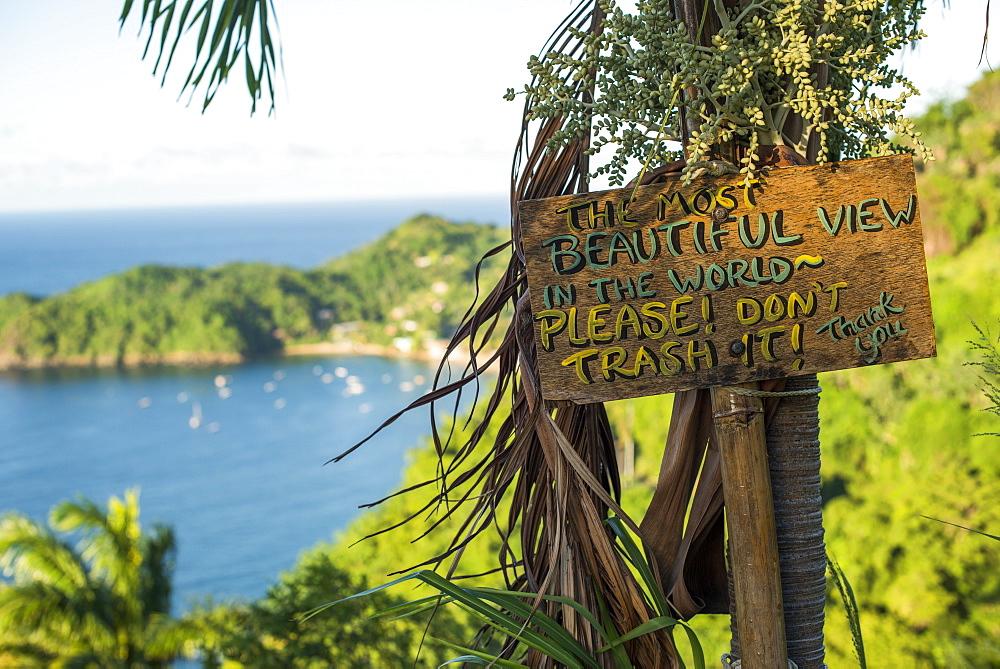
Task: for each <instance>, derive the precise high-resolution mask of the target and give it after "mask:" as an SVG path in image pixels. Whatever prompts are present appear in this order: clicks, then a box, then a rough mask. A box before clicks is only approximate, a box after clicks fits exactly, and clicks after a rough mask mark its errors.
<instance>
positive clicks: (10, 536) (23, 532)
mask: <svg viewBox="0 0 1000 669" xmlns="http://www.w3.org/2000/svg"><path fill="white" fill-rule="evenodd" d="M74 540H75V543H72V542H73V541H74ZM175 549H176V542H175V538H174V533H173V530H172V529H170V528H169V527H166V526H162V525H155V526H154V527H153V528H152V530H151V531H150V532H149V533H148V534H147V533H144V532H143V529H142V526H141V525H140V523H139V493H138V491H137V490H127V491H126V492H125V495H124V497H123V498H118V497H114V496H113V497H111V498H110V499H109V501H108V504H107V508H106V509H105V508H102V507H101V506H99V505H97V504H96V503H94V502H93V501H91V500H88V499H85V498H82V497H80V498H77V499H76V500H69V501H64V502H61V503H59V504H57V505H56V506H55V507H54V508H53V509H52V510H51V512H50V515H49V523H48V526H46V525H44V524H42V523H40V522H38V521H36V520H34V519H31V518H28V517H27V516H24V515H23V514H20V513H16V512H12V513H8V514H6V515H5V516H3V517H2V518H0V569H2V570H3V575H4V577H5V579H7V581H6V582H4V581H0V664H2V663H3V661H5V660H7V659H11V660H13V661H14V662H15V663H16V664H17V665H18V666H21V665H25V664H26V665H32V664H39V665H41V664H48V663H66V664H87V663H90V662H93V663H97V664H100V665H101V666H160V665H164V664H165V663H166V662H169V661H170V660H172V659H174V658H175V657H177V656H178V655H179V654H180V651H181V649H182V647H183V646H184V644H185V643H186V642H187V641H188V639H187V637H186V636H185V635H184V634H183V633H178V632H179V629H180V628H179V627H178V626H177V624H176V621H173V620H171V619H170V594H171V577H172V571H173V564H174V553H175Z"/></svg>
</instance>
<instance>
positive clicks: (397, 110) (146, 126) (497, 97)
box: [0, 0, 1000, 213]
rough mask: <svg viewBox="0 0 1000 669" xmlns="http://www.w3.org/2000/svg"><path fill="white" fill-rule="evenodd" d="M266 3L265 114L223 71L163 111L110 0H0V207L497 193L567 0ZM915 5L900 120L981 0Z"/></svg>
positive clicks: (174, 97)
mask: <svg viewBox="0 0 1000 669" xmlns="http://www.w3.org/2000/svg"><path fill="white" fill-rule="evenodd" d="M136 4H137V5H139V4H140V2H139V0H137V1H136ZM199 4H200V3H199ZM274 4H275V7H276V12H277V17H278V25H279V28H280V37H281V43H282V45H283V62H284V72H285V76H284V77H283V78H282V79H280V80H279V83H278V88H277V93H276V95H277V111H276V114H275V116H273V117H270V118H269V117H268V115H267V105H266V103H265V104H264V106H263V109H262V110H259V111H258V113H257V114H256V115H254V116H253V117H251V116H250V113H249V112H250V102H249V96H248V95H247V93H246V85H245V83H244V80H243V77H242V71H241V70H240V71H239V72H238V73H237V75H236V76H234V77H233V80H232V81H231V82H230V83H229V84H228V85H227V86H226V87H224V88H223V90H222V91H221V92H220V93H219V95H218V96H217V97H216V99H215V101H214V102H213V103H212V105H211V106H210V107H209V109H208V111H207V112H205V113H204V114H202V113H201V106H200V104H199V103H200V100H201V98H200V94H199V93H196V94H195V98H194V102H193V103H192V104H190V105H187V104H186V101H187V99H188V97H187V95H186V94H185V96H184V97H183V98H181V99H180V100H178V95H179V92H180V88H181V84H182V83H183V79H184V76H185V75H186V73H187V71H186V68H185V67H184V66H185V64H189V63H190V56H188V57H187V58H185V56H186V55H187V53H186V52H183V51H180V52H179V55H178V56H177V58H178V62H177V64H176V65H175V66H174V68H172V69H171V71H170V75H169V76H168V77H167V81H166V85H165V86H163V87H160V85H159V83H160V80H159V78H158V77H157V78H154V77H153V75H152V67H153V61H152V59H147V60H146V61H143V60H141V54H142V48H143V45H144V43H145V40H144V38H143V39H140V38H138V37H137V33H138V29H139V23H138V19H137V17H133V18H131V19H130V20H129V22H127V23H126V25H125V27H124V29H123V30H121V31H120V32H119V24H118V20H117V19H118V15H119V13H120V11H121V5H122V1H121V0H38V1H33V2H26V1H24V0H0V213H4V212H21V211H59V210H84V209H117V208H135V207H158V206H171V205H203V204H232V203H256V202H319V201H336V200H358V199H380V200H385V199H403V198H415V197H420V198H425V197H439V196H462V197H467V196H480V195H492V196H503V195H504V194H505V193H506V190H507V187H508V182H509V178H510V164H511V155H512V151H513V146H514V142H515V141H516V139H517V134H518V129H519V126H520V113H521V103H520V102H506V101H504V100H503V99H502V96H503V93H504V91H505V90H506V89H507V88H508V87H512V88H518V87H520V86H521V85H523V84H524V82H525V80H526V79H527V74H526V68H525V64H526V62H527V59H528V57H529V56H530V55H531V54H533V53H536V52H537V51H538V50H539V49H540V48H541V46H542V45H543V44H544V42H545V39H546V38H547V37H548V36H549V34H550V33H551V32H552V30H553V29H554V28H555V27H556V26H557V25H558V24H559V22H560V21H561V20H562V18H563V17H564V16H565V15H566V14H567V13H569V11H570V10H571V9H572V8H573V7H574V6H575V4H576V0H493V1H491V2H481V1H480V2H474V1H470V0H465V1H459V0H424V1H423V2H420V3H416V2H412V0H379V1H378V2H363V3H362V2H356V1H350V2H349V1H346V0H340V1H338V0H274ZM995 4H996V3H995ZM930 6H931V9H930V10H929V12H928V14H927V16H926V18H925V20H924V24H923V28H924V30H925V32H927V33H928V37H927V38H926V39H925V40H924V41H923V43H922V45H921V46H920V47H918V49H917V50H916V51H915V52H912V53H908V54H906V56H905V59H904V62H903V69H904V72H905V73H906V74H907V75H908V76H910V77H911V78H912V79H913V80H914V81H915V83H916V84H917V87H918V88H919V89H920V90H921V91H922V92H923V93H924V95H923V96H922V97H921V99H919V100H916V101H915V102H914V103H913V104H911V107H910V108H909V110H908V111H910V112H911V113H919V111H920V110H922V109H923V108H924V107H926V105H927V104H928V103H929V102H930V101H933V100H934V99H937V98H939V97H941V96H950V97H960V96H961V95H962V94H963V92H964V90H965V88H966V86H968V84H970V83H972V82H973V81H975V80H976V79H977V78H978V76H979V70H982V69H985V67H986V64H985V63H984V64H983V65H981V66H979V67H978V68H977V62H978V61H979V52H980V48H981V46H982V30H983V26H984V24H985V17H986V7H987V2H986V0H952V2H951V8H950V9H948V10H945V9H943V7H942V6H941V0H931V2H930ZM992 13H993V18H994V25H1000V17H998V16H997V10H996V8H995V7H994V8H993V12H992ZM997 41H998V42H1000V38H998V40H997ZM183 47H184V43H183V42H182V45H181V47H180V48H181V49H183ZM990 52H991V55H992V56H993V60H995V61H1000V49H997V48H991V49H990Z"/></svg>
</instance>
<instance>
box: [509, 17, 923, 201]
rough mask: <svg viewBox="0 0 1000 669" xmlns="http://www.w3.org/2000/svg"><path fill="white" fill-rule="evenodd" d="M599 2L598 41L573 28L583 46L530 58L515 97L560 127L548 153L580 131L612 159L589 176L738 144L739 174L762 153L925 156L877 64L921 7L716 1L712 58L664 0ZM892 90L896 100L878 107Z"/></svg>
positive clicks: (914, 35)
mask: <svg viewBox="0 0 1000 669" xmlns="http://www.w3.org/2000/svg"><path fill="white" fill-rule="evenodd" d="M599 3H600V6H601V8H602V10H603V12H604V19H603V25H602V29H601V30H594V31H581V30H579V29H571V30H572V32H573V34H574V35H575V37H576V38H577V39H578V40H579V41H580V47H581V48H578V49H575V50H574V49H568V50H565V51H551V52H549V53H547V54H545V55H544V56H542V57H537V56H535V57H532V58H531V60H530V61H529V63H528V68H529V71H530V72H531V75H532V77H533V80H532V82H531V84H529V85H528V86H526V87H525V88H524V90H523V91H522V93H524V94H526V95H527V96H528V101H529V102H528V104H529V118H531V119H545V118H551V117H557V116H561V117H562V119H563V125H562V128H561V130H560V132H558V133H557V134H556V135H555V136H554V137H553V138H552V139H551V140H550V144H549V148H556V147H557V146H559V145H565V144H568V143H570V142H573V141H575V140H577V139H579V138H581V137H584V136H586V135H587V134H588V133H593V137H592V140H591V144H590V148H589V152H590V153H591V154H596V153H598V152H600V151H601V150H602V149H605V148H606V147H608V148H613V152H612V153H611V155H610V157H609V158H606V162H604V163H603V164H600V165H599V166H598V167H597V168H596V171H595V172H594V173H593V174H592V175H591V176H598V175H602V174H606V175H608V177H609V181H610V183H611V184H612V185H621V184H622V183H623V182H624V179H625V174H626V170H627V164H628V161H629V160H631V159H636V160H640V161H643V162H645V163H646V164H653V165H656V164H660V163H663V162H666V161H669V160H676V159H678V158H679V157H681V156H682V155H683V153H684V151H683V150H682V143H683V142H685V141H686V143H687V154H688V164H689V165H691V164H693V163H696V162H699V161H702V160H706V159H709V158H711V157H712V156H711V155H710V152H711V148H712V147H713V146H714V145H717V144H719V143H722V142H731V141H739V142H741V143H742V144H743V145H745V146H747V147H748V150H747V152H746V155H745V156H744V157H743V158H742V164H741V165H740V168H741V172H742V173H743V174H746V175H752V173H753V163H754V162H755V161H756V160H757V158H758V156H757V153H758V148H759V147H760V146H761V145H787V146H790V147H792V148H794V149H795V150H796V151H798V152H799V153H800V154H802V155H807V154H810V157H812V158H814V159H815V160H816V161H817V162H827V161H831V160H839V159H849V158H859V157H867V156H881V155H888V154H893V153H901V152H906V151H913V150H914V149H915V150H916V151H917V152H919V153H920V155H921V156H922V157H923V158H924V159H928V158H929V157H930V156H929V152H928V150H927V148H926V147H925V146H924V145H923V143H922V142H921V141H920V139H919V135H920V133H919V132H916V131H915V130H914V128H913V124H912V122H911V121H910V120H909V119H907V118H906V117H904V116H903V115H902V109H903V104H904V102H905V101H906V100H907V99H908V98H909V97H910V96H911V95H915V94H917V90H916V89H915V88H914V86H913V84H912V83H911V82H910V81H909V80H907V79H906V78H905V77H903V76H901V75H900V73H899V72H898V71H897V70H896V69H894V68H893V67H891V66H890V65H889V62H888V61H889V59H890V56H892V55H893V54H894V53H896V52H897V51H899V50H900V49H902V48H904V47H906V46H908V45H910V44H912V43H913V42H915V41H916V40H918V39H919V38H920V37H922V36H923V35H922V33H921V32H920V31H919V30H917V21H918V20H919V19H920V17H921V16H922V15H923V12H924V6H923V5H924V3H923V1H922V0H855V1H838V0H826V1H825V2H824V1H823V0H757V1H751V0H741V1H740V2H739V3H738V4H737V6H736V7H735V8H732V7H731V8H728V9H727V8H726V7H725V6H724V4H723V2H722V0H714V6H713V11H714V13H715V14H716V15H717V19H716V20H717V21H718V25H719V26H720V27H719V30H718V32H717V33H715V34H714V35H713V36H712V37H711V40H710V42H711V45H710V46H704V45H702V44H700V43H699V42H705V43H707V42H708V41H709V40H703V39H696V38H695V37H697V36H695V37H691V36H689V34H688V31H687V30H686V29H685V26H684V24H683V23H681V22H680V21H678V20H677V19H676V17H674V16H673V14H672V12H671V7H670V6H671V2H670V0H640V1H639V2H637V3H636V5H635V8H634V10H633V11H625V10H623V9H622V8H621V7H620V6H619V4H618V3H617V2H616V0H599ZM709 4H711V0H709ZM730 4H733V3H730ZM706 14H707V12H706ZM705 18H706V17H702V22H701V30H702V31H704V25H705ZM591 87H593V91H594V92H593V97H592V98H591V96H589V95H587V94H586V92H587V91H589V90H590V89H591ZM892 88H895V89H896V90H898V91H899V93H898V95H896V97H894V98H891V99H890V98H888V97H880V94H881V95H887V94H888V90H889V89H892ZM515 94H516V93H515V91H514V89H508V91H507V96H506V97H507V98H508V99H513V97H514V95H515ZM685 127H686V129H687V132H686V133H685V132H684V128H685ZM894 139H898V140H900V141H903V142H906V144H907V145H908V147H913V148H908V147H904V146H903V145H901V144H900V143H898V142H897V141H894ZM607 155H608V154H607V153H602V157H605V156H607Z"/></svg>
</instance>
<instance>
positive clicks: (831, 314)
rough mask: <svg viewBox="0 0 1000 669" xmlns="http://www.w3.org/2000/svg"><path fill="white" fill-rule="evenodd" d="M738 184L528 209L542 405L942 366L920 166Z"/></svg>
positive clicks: (867, 163) (835, 170)
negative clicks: (866, 369) (916, 362)
mask: <svg viewBox="0 0 1000 669" xmlns="http://www.w3.org/2000/svg"><path fill="white" fill-rule="evenodd" d="M742 179H743V178H742V177H741V176H739V175H733V176H726V177H718V178H704V179H699V180H696V181H694V182H692V183H690V184H688V185H683V184H682V183H681V182H680V180H677V181H673V182H670V183H667V184H657V185H652V186H643V187H640V188H638V189H634V188H622V189H617V190H610V191H604V192H596V193H588V194H581V195H572V196H565V197H556V198H549V199H545V200H529V201H524V202H521V203H520V204H519V209H520V220H521V228H522V236H523V237H522V239H523V243H524V250H525V255H526V258H527V268H528V283H529V286H530V289H531V305H532V312H533V318H534V325H535V340H536V346H537V349H538V360H539V367H540V373H541V381H542V390H543V394H544V396H545V397H546V398H548V399H562V400H572V401H574V402H581V403H587V402H598V401H606V400H613V399H621V398H624V397H638V396H642V395H652V394H657V393H667V392H673V391H675V390H683V389H688V388H698V387H708V386H717V385H724V384H727V383H735V382H740V381H752V380H759V379H769V378H778V377H782V376H794V375H796V374H805V373H811V372H820V371H828V370H833V369H846V368H850V367H858V366H863V365H870V364H879V363H886V362H898V361H901V360H912V359H916V358H924V357H930V356H933V355H934V353H935V349H934V331H933V321H932V319H931V310H930V299H929V296H928V291H927V270H926V267H925V264H924V254H923V242H922V236H921V230H920V214H919V211H918V203H917V195H916V190H915V185H914V176H913V162H912V159H911V158H910V157H909V156H893V157H889V158H871V159H866V160H858V161H850V162H842V163H833V164H828V165H816V166H809V167H791V168H784V169H776V170H772V171H771V172H770V173H769V174H768V175H766V176H764V177H761V178H759V179H756V180H752V181H751V183H750V184H749V185H745V184H743V183H742Z"/></svg>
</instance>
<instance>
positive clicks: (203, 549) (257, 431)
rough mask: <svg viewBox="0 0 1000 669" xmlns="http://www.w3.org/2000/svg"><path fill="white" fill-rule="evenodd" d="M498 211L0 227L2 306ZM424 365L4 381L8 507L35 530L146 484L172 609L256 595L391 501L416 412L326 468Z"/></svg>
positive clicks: (301, 209)
mask: <svg viewBox="0 0 1000 669" xmlns="http://www.w3.org/2000/svg"><path fill="white" fill-rule="evenodd" d="M503 210H504V207H503V204H502V202H497V201H494V200H489V199H481V200H445V201H440V202H437V203H434V202H391V203H383V202H379V203H363V202H357V203H349V204H324V205H312V204H311V205H298V206H289V205H281V206H278V205H273V206H268V207H245V208H241V207H220V208H200V209H163V210H146V211H134V212H75V213H65V214H63V213H60V214H55V213H50V214H30V215H29V214H24V215H5V216H0V239H2V241H3V244H0V294H2V293H6V292H11V291H15V290H24V291H27V292H31V293H34V294H39V295H44V294H51V293H55V292H61V291H64V290H68V289H69V288H70V287H72V286H74V285H76V284H78V283H80V282H82V281H90V280H94V279H97V278H100V277H101V276H104V275H106V274H107V273H109V272H117V271H123V270H125V269H127V268H129V267H133V266H135V265H139V264H146V263H158V264H169V265H196V266H213V265H217V264H221V263H225V262H232V261H258V260H259V261H265V262H271V263H275V264H289V265H293V266H297V267H302V268H308V267H313V266H316V265H318V264H320V263H321V262H323V261H324V260H326V259H328V258H331V257H334V256H337V255H341V254H342V253H344V252H346V251H348V250H350V249H351V248H354V247H356V246H359V245H361V244H363V243H366V242H368V241H371V240H372V239H374V238H376V237H377V236H378V235H380V234H382V233H384V232H386V231H388V230H389V229H391V228H392V227H394V226H395V225H397V224H398V223H400V222H401V221H402V220H404V219H405V218H407V217H409V216H411V215H413V214H416V213H419V212H431V213H438V214H442V215H446V216H447V217H449V218H451V219H453V220H476V221H491V220H493V221H495V220H498V219H500V217H501V216H502V215H503ZM501 220H502V219H501ZM432 371H433V370H432V368H431V366H429V365H427V364H426V363H421V362H415V361H406V360H395V359H383V358H377V357H370V356H332V357H321V358H297V357H296V358H282V359H266V360H256V361H252V362H249V363H246V364H242V365H236V366H217V367H207V368H193V369H192V368H176V367H157V368H151V369H139V370H93V369H83V370H44V371H32V372H20V373H13V372H8V373H2V374H0V426H2V428H0V512H3V511H8V510H17V511H20V512H23V513H26V514H28V515H30V516H32V517H34V518H37V519H44V518H45V517H46V515H47V513H48V510H49V508H50V507H51V506H52V505H53V504H55V503H57V502H59V501H60V500H63V499H68V498H71V497H73V496H75V495H78V494H80V495H85V496H87V497H89V498H91V499H93V500H95V501H98V502H100V503H105V502H106V501H107V499H108V497H109V496H111V495H118V496H120V495H122V494H123V492H124V491H125V489H126V488H129V487H138V488H140V489H141V500H140V501H141V507H142V520H143V524H144V526H146V527H149V525H150V524H151V523H152V522H163V523H167V524H169V525H171V526H173V528H174V530H175V532H176V535H177V538H178V556H177V566H176V572H175V579H174V582H175V609H177V611H181V610H184V609H185V608H187V604H188V603H189V602H190V601H191V600H192V599H195V598H202V597H205V596H211V597H213V598H215V599H220V598H221V599H224V598H229V597H242V598H253V597H258V596H260V595H262V594H263V593H264V592H265V591H266V589H267V587H268V586H269V585H270V584H272V583H274V582H275V580H276V579H277V577H278V574H279V573H280V572H281V571H282V570H286V569H289V568H291V567H292V565H293V564H294V562H295V559H296V557H297V556H298V554H299V553H300V552H301V551H302V550H305V549H307V548H309V547H311V546H313V545H314V544H316V543H317V542H320V541H327V540H331V539H333V538H334V537H335V536H336V534H337V533H338V532H341V531H343V530H344V528H345V527H346V526H347V524H348V523H349V522H350V521H351V519H353V518H354V517H356V515H357V514H358V513H359V511H358V508H357V507H358V505H360V504H364V503H368V502H371V501H374V500H377V499H379V498H381V497H383V496H384V495H385V494H387V493H389V492H391V491H392V490H394V489H395V487H396V486H397V485H398V483H399V481H400V477H401V472H402V468H403V467H404V464H405V461H406V453H407V452H408V451H409V450H410V449H412V448H414V447H416V446H418V445H419V444H420V443H421V439H422V437H421V436H420V435H423V434H426V433H427V431H428V420H427V414H426V412H420V411H418V412H414V413H413V414H412V415H410V416H406V417H404V418H403V419H401V420H400V421H398V422H397V423H395V424H394V425H392V426H391V427H390V428H388V429H387V430H386V431H385V432H384V433H382V434H380V435H379V436H377V437H376V438H374V439H373V440H372V441H371V442H369V443H368V444H366V445H365V446H364V447H362V448H361V449H359V450H358V451H357V452H355V453H354V454H352V455H351V456H349V457H348V458H346V459H345V460H343V461H342V462H340V463H336V464H332V463H331V464H324V463H325V462H326V461H327V460H329V459H330V458H332V457H333V456H335V455H337V454H339V453H340V452H342V451H343V450H345V449H346V448H348V447H350V446H351V445H353V444H354V443H355V442H357V441H358V440H360V439H362V438H364V437H365V436H367V435H368V434H369V433H370V432H371V431H372V430H374V429H375V428H376V427H378V425H379V424H380V423H381V421H382V420H384V419H385V418H386V417H388V416H389V415H391V414H392V413H394V412H395V411H397V410H399V409H400V408H402V407H403V406H405V405H406V404H407V403H409V402H410V401H412V400H413V399H415V398H416V397H418V396H419V394H420V393H422V392H424V391H425V390H426V389H427V388H428V387H429V386H428V385H427V384H428V380H429V379H430V377H431V374H432ZM193 419H197V420H193Z"/></svg>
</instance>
